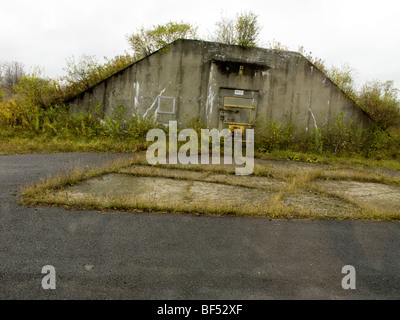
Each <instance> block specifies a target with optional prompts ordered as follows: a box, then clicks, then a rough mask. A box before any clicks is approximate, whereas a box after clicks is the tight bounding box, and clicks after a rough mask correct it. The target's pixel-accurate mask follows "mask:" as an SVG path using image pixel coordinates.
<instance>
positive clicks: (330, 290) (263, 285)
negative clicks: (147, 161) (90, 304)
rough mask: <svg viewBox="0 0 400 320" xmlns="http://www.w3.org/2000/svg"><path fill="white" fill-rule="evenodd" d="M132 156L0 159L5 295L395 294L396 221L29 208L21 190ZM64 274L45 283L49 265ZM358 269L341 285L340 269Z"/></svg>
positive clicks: (0, 265)
mask: <svg viewBox="0 0 400 320" xmlns="http://www.w3.org/2000/svg"><path fill="white" fill-rule="evenodd" d="M120 156H124V155H117V154H109V155H105V154H90V153H85V154H82V153H81V154H79V153H74V154H47V155H15V156H14V155H11V156H0V201H1V205H0V299H399V298H400V224H399V223H383V222H363V221H308V220H294V221H287V220H269V219H265V218H259V219H254V218H220V217H198V216H191V215H172V214H150V213H135V214H130V213H118V212H106V213H100V212H97V211H70V210H65V209H62V208H56V207H23V206H19V205H18V204H17V203H16V194H17V192H18V188H19V186H21V185H24V184H27V183H30V182H32V181H37V180H38V179H40V178H45V177H46V176H47V175H48V174H54V173H56V172H59V171H63V170H70V169H71V168H73V167H75V166H81V167H84V166H85V165H91V166H92V165H97V164H101V163H104V162H106V161H108V160H111V159H115V158H117V157H120ZM45 265H52V266H54V268H55V270H56V289H55V290H44V289H43V288H42V285H41V282H42V278H43V277H44V275H43V274H42V273H41V270H42V267H43V266H45ZM345 265H352V266H354V268H355V270H356V290H344V289H343V288H342V285H341V282H342V278H343V277H344V276H345V275H344V274H342V273H341V271H342V267H343V266H345Z"/></svg>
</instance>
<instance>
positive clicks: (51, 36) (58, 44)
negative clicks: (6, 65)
mask: <svg viewBox="0 0 400 320" xmlns="http://www.w3.org/2000/svg"><path fill="white" fill-rule="evenodd" d="M244 10H251V11H253V12H254V13H256V14H257V15H258V21H259V22H260V24H261V25H262V26H263V29H262V32H261V36H260V38H261V41H262V42H264V43H267V42H269V41H271V40H272V39H275V40H277V41H279V42H281V43H282V44H285V45H287V46H289V49H290V50H297V49H298V47H299V46H300V45H303V46H304V47H305V49H306V50H307V51H312V53H313V56H315V57H318V58H322V59H323V60H324V61H325V64H326V65H327V66H328V67H330V66H331V65H335V66H339V65H341V64H343V63H349V64H350V65H351V66H353V67H354V68H355V69H357V71H358V78H357V81H358V83H364V82H365V81H367V80H373V79H376V80H380V81H386V80H394V81H395V87H396V88H400V41H399V39H400V37H399V31H400V18H399V15H400V1H399V0H379V1H377V0H375V1H371V0H364V1H362V0H297V1H295V0H279V1H276V0H274V1H270V0H240V1H239V0H212V1H210V0H197V1H193V0H187V1H182V0H173V1H169V0H164V1H159V0H157V1H156V0H147V1H146V0H141V1H132V0H131V1H128V0H79V1H77V0H67V1H65V0H56V1H54V0H51V1H50V0H36V1H32V0H31V1H29V0H0V17H1V18H0V30H1V31H0V62H6V61H20V62H22V63H24V64H25V66H26V69H27V71H28V72H29V71H30V68H31V67H34V66H40V67H42V68H44V69H45V73H46V75H47V76H50V77H59V76H62V75H63V74H64V71H63V68H65V66H66V60H67V59H68V58H70V57H71V56H75V57H79V56H81V55H82V54H83V53H85V54H90V55H96V57H97V58H98V59H99V61H102V58H103V57H104V56H107V57H108V58H112V57H114V56H116V55H118V54H123V53H124V52H125V51H129V45H128V43H127V41H126V39H125V36H126V35H127V34H130V33H132V32H134V31H136V30H137V28H139V27H141V26H145V27H146V26H152V25H155V24H163V23H166V22H168V21H183V22H188V23H192V24H194V25H197V26H198V27H199V29H198V30H199V33H200V36H202V37H207V36H208V34H209V33H211V32H212V31H213V30H214V27H215V23H216V22H217V21H219V20H220V18H221V15H224V16H226V17H234V16H235V14H236V13H238V12H241V11H244Z"/></svg>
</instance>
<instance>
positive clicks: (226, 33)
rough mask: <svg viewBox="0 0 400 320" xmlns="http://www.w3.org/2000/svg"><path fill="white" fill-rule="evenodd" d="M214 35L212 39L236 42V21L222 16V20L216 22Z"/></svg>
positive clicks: (228, 42)
mask: <svg viewBox="0 0 400 320" xmlns="http://www.w3.org/2000/svg"><path fill="white" fill-rule="evenodd" d="M215 25H216V27H217V28H216V30H215V34H214V36H212V37H211V40H212V41H215V42H221V43H226V44H236V43H237V41H236V30H235V21H233V19H229V18H224V17H221V21H218V22H217V23H216V24H215Z"/></svg>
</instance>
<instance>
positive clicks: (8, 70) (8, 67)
mask: <svg viewBox="0 0 400 320" xmlns="http://www.w3.org/2000/svg"><path fill="white" fill-rule="evenodd" d="M1 71H2V72H1V73H2V77H1V85H2V86H3V87H5V88H13V87H14V86H16V85H17V84H18V83H19V80H20V79H21V77H22V76H23V75H24V74H25V66H24V64H22V63H21V62H18V61H12V62H8V63H5V64H3V66H2V70H1Z"/></svg>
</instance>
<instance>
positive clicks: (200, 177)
mask: <svg viewBox="0 0 400 320" xmlns="http://www.w3.org/2000/svg"><path fill="white" fill-rule="evenodd" d="M107 174H117V175H120V176H124V177H128V178H129V177H130V178H132V179H130V180H129V183H130V184H133V185H134V184H135V181H141V182H142V183H144V184H146V183H149V185H151V186H154V179H160V180H159V183H160V184H163V183H164V184H167V185H168V184H171V185H172V186H177V185H179V184H180V183H183V184H185V185H187V186H192V185H193V183H197V187H199V184H200V185H202V186H203V187H205V188H206V189H207V193H206V196H207V200H204V199H203V198H202V195H201V191H200V190H197V189H196V190H197V191H196V192H195V193H191V192H190V190H187V194H186V195H183V194H182V195H179V194H177V195H176V194H175V195H174V196H175V197H172V195H171V194H170V193H166V194H165V196H164V197H163V196H160V195H157V198H156V199H155V198H153V197H155V196H156V194H154V190H152V191H151V192H150V191H149V192H146V191H145V190H143V188H146V186H145V185H141V186H140V187H139V189H137V191H135V192H131V191H132V190H136V189H134V187H132V188H133V189H132V188H131V189H130V190H124V192H119V191H118V190H116V189H115V188H114V189H113V190H110V189H108V188H107V187H106V186H105V184H107V183H105V184H103V187H101V185H98V186H97V187H96V188H95V189H90V187H88V189H82V188H81V187H82V185H80V186H78V184H80V183H82V182H83V181H85V180H88V179H93V178H96V177H99V176H103V175H107ZM143 178H152V179H151V180H150V181H148V182H146V180H143ZM177 180H178V181H179V183H178V182H175V181H177ZM99 181H102V180H101V179H100V180H99ZM343 181H347V182H352V183H356V184H358V185H362V186H363V187H364V188H366V190H364V191H363V189H362V188H361V191H362V192H361V193H359V192H358V191H357V194H356V195H355V196H350V194H351V192H354V189H353V190H352V189H351V188H350V190H349V191H350V193H349V192H348V191H346V190H345V189H344V190H343V188H342V187H341V186H342V185H341V182H343ZM92 182H93V181H92ZM100 183H101V182H100ZM371 183H373V184H374V185H371ZM358 185H357V186H358ZM73 186H77V187H78V188H79V189H77V190H76V191H74V189H73V188H71V187H73ZM86 186H90V185H86ZM338 186H339V188H337V187H338ZM357 186H356V190H358V189H359V188H358V187H357ZM335 187H336V188H335ZM102 188H106V189H105V190H104V191H100V190H101V189H102ZM195 188H196V187H195ZM213 188H217V189H216V190H219V193H218V192H216V193H215V195H217V197H215V196H214V197H211V194H212V192H210V191H212V190H214V189H213ZM368 188H373V190H375V191H376V188H381V189H382V190H383V191H384V190H391V193H392V195H391V194H387V197H386V198H385V199H383V198H382V196H381V195H380V194H379V192H378V195H371V194H368V193H369V192H370V191H368ZM398 188H400V180H399V178H398V177H393V176H391V175H388V174H383V173H378V172H374V171H371V170H367V169H363V168H355V167H348V166H346V165H341V166H337V165H333V166H328V165H325V166H324V167H321V166H316V167H314V166H313V167H307V166H305V165H304V164H303V165H302V166H298V165H297V164H293V165H290V166H279V165H278V166H276V165H274V166H273V165H271V164H269V163H268V162H267V163H265V162H262V161H258V162H257V163H256V166H255V170H254V172H253V174H252V175H251V176H246V177H243V176H236V175H235V174H234V168H233V167H232V165H206V166H204V165H203V166H198V165H187V166H183V165H156V166H154V165H153V166H151V165H149V164H148V163H147V161H146V159H145V157H144V155H136V157H135V158H126V159H123V160H121V159H120V160H117V161H115V162H113V163H110V164H107V165H105V166H104V167H102V168H85V169H82V170H75V171H73V172H71V173H63V174H58V175H56V176H54V177H48V178H47V179H46V180H42V181H41V182H39V183H35V184H32V185H29V186H27V187H25V188H24V189H23V190H22V193H21V203H23V204H28V205H37V204H40V205H58V206H66V207H69V208H79V209H97V210H119V211H131V212H132V211H146V212H149V211H150V212H152V211H153V212H164V213H165V212H168V213H191V214H198V215H200V214H201V215H224V216H226V215H230V216H253V217H271V218H287V219H292V218H308V219H349V218H351V219H365V220H385V221H398V220H399V219H400V215H399V213H398V207H399V205H400V203H399V202H398V199H397V198H396V197H393V194H394V192H395V190H398ZM189 189H190V188H189ZM140 190H141V191H140ZM223 190H225V193H224V192H223ZM369 190H372V189H369ZM99 192H100V193H99ZM232 192H234V194H235V196H233V198H232ZM241 193H243V194H244V195H242V196H246V197H247V196H249V197H250V198H251V201H245V202H243V201H240V195H241ZM366 193H367V194H368V195H369V198H371V199H370V200H369V201H368V200H367V201H365V196H366V195H367V194H366ZM374 196H375V197H376V196H378V197H379V201H378V202H377V201H376V198H373V197H374ZM182 197H184V201H181V198H182ZM250 198H249V199H250ZM388 204H389V205H388Z"/></svg>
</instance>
